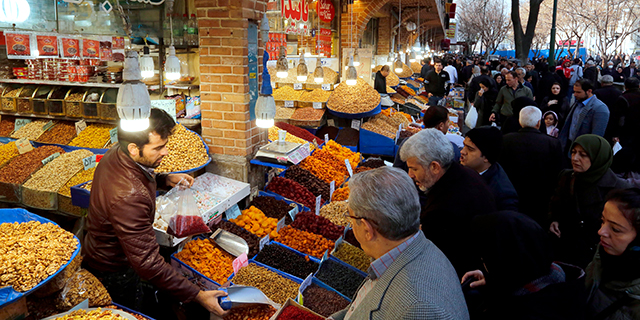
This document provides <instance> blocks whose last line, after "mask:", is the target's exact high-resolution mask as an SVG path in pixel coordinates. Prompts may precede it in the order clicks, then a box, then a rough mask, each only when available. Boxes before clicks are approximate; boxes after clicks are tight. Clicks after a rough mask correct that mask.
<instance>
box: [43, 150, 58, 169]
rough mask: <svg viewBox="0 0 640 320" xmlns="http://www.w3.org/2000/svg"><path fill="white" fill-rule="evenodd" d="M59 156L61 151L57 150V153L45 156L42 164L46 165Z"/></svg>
mask: <svg viewBox="0 0 640 320" xmlns="http://www.w3.org/2000/svg"><path fill="white" fill-rule="evenodd" d="M59 156H60V152H56V153H54V154H52V155H50V156H48V157H46V158H44V160H42V165H43V166H44V165H46V164H47V163H49V162H51V161H53V160H54V159H55V158H57V157H59Z"/></svg>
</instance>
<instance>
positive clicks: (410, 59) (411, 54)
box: [409, 51, 416, 62]
mask: <svg viewBox="0 0 640 320" xmlns="http://www.w3.org/2000/svg"><path fill="white" fill-rule="evenodd" d="M409 62H416V53H415V52H413V51H411V53H410V54H409Z"/></svg>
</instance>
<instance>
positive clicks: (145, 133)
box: [118, 108, 176, 154]
mask: <svg viewBox="0 0 640 320" xmlns="http://www.w3.org/2000/svg"><path fill="white" fill-rule="evenodd" d="M175 125H176V122H175V121H173V118H171V116H170V115H169V114H168V113H167V112H166V111H164V110H162V109H158V108H151V113H150V115H149V128H147V129H146V130H142V131H136V132H130V131H124V130H122V127H121V126H118V143H119V144H120V149H121V150H122V151H124V152H125V153H127V154H129V148H128V147H129V144H131V143H133V144H135V145H136V146H137V147H138V149H139V150H140V152H142V149H144V146H145V145H146V144H148V143H149V133H151V132H154V133H156V134H158V135H159V136H160V138H162V139H163V140H164V139H167V137H169V135H170V134H171V131H172V130H173V128H174V127H175Z"/></svg>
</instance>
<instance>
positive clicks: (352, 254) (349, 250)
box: [333, 242, 371, 272]
mask: <svg viewBox="0 0 640 320" xmlns="http://www.w3.org/2000/svg"><path fill="white" fill-rule="evenodd" d="M333 256H334V257H336V258H338V259H340V260H342V261H344V262H346V263H348V264H350V265H352V266H354V267H356V268H358V269H360V270H362V271H364V272H367V270H369V266H370V265H371V258H370V257H369V256H368V255H367V254H366V253H364V251H362V249H360V248H356V247H354V246H352V245H350V244H348V243H346V242H342V243H341V244H339V245H338V250H336V251H335V252H334V253H333Z"/></svg>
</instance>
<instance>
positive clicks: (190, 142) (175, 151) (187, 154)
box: [156, 124, 209, 173]
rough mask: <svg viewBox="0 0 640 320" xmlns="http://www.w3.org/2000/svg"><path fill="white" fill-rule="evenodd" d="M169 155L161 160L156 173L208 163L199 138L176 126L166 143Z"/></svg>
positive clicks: (193, 133)
mask: <svg viewBox="0 0 640 320" xmlns="http://www.w3.org/2000/svg"><path fill="white" fill-rule="evenodd" d="M167 150H169V154H168V155H167V156H165V157H164V158H162V162H161V163H160V166H158V167H157V168H156V172H157V173H166V172H176V171H184V170H190V169H194V168H197V167H200V166H203V165H204V164H205V163H207V161H209V154H207V149H205V147H204V143H203V142H202V139H201V138H200V136H198V134H197V133H195V132H193V131H189V130H187V128H185V127H184V126H183V125H181V124H177V125H176V126H175V127H174V128H173V132H172V133H171V135H170V136H169V142H167Z"/></svg>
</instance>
